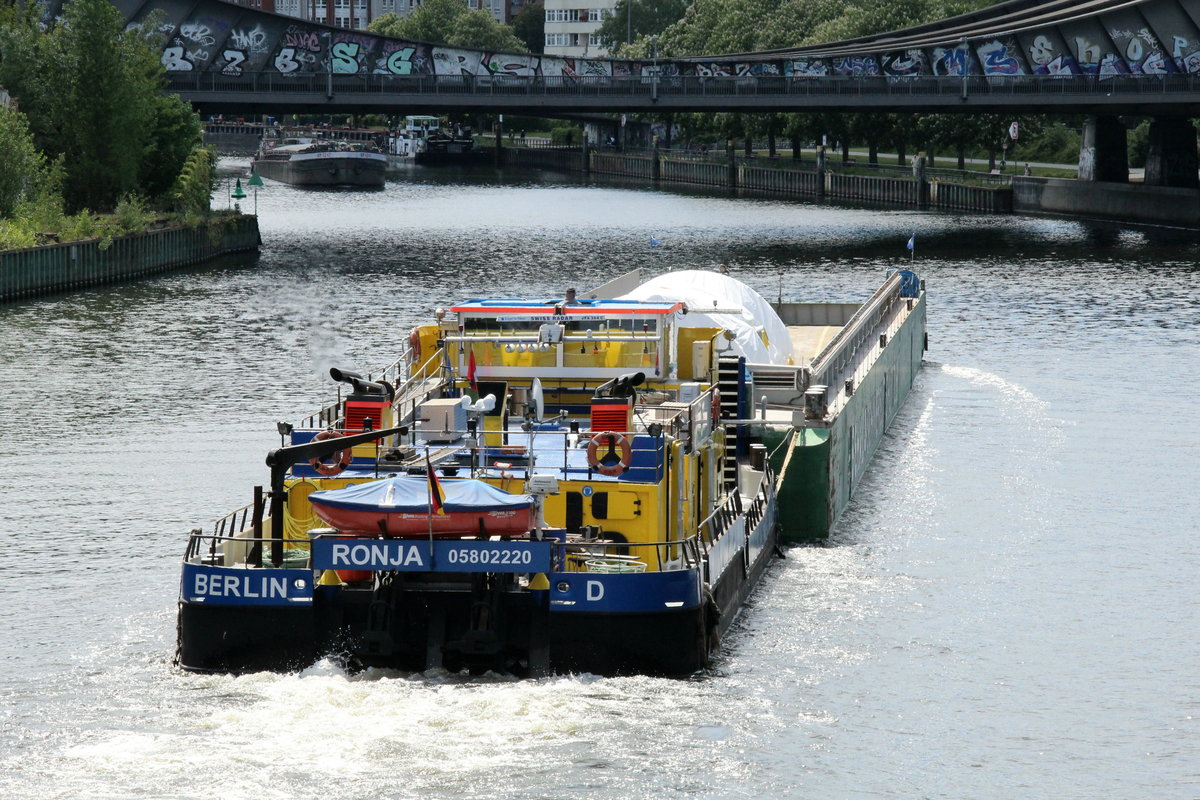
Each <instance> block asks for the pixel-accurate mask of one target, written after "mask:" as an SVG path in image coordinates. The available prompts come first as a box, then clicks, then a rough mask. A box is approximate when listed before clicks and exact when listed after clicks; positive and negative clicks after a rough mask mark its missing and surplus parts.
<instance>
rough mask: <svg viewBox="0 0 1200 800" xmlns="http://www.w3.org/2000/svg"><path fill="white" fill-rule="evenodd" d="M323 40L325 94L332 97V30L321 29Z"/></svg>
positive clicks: (329, 97)
mask: <svg viewBox="0 0 1200 800" xmlns="http://www.w3.org/2000/svg"><path fill="white" fill-rule="evenodd" d="M321 38H322V39H324V40H325V96H326V97H327V98H328V99H330V100H332V99H333V32H332V31H321Z"/></svg>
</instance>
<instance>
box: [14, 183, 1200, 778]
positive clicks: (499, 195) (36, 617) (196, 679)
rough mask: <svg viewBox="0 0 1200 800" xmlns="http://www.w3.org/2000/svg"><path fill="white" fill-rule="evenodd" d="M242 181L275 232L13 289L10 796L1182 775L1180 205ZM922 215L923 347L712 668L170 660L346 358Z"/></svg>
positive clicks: (811, 291)
mask: <svg viewBox="0 0 1200 800" xmlns="http://www.w3.org/2000/svg"><path fill="white" fill-rule="evenodd" d="M225 165H226V166H230V167H237V166H245V163H244V161H243V162H236V161H233V162H226V164H225ZM225 202H226V201H225V199H224V197H222V199H221V200H220V203H221V204H224V203H225ZM252 203H253V201H252V200H250V199H248V200H247V201H246V202H245V207H247V209H248V208H249V206H251V205H252ZM257 204H258V211H259V213H260V216H261V225H262V232H263V249H262V254H261V257H260V258H258V259H257V260H255V259H241V260H233V261H227V262H224V263H218V264H212V265H209V266H205V267H203V268H199V269H195V270H192V271H186V272H180V273H176V274H171V275H166V276H161V277H155V278H151V279H148V280H145V281H141V282H139V283H134V284H129V285H125V286H118V287H111V288H99V289H90V290H87V291H80V292H75V293H71V294H67V295H62V296H58V297H51V298H44V299H37V300H31V301H27V302H23V303H18V304H14V305H10V306H6V307H4V308H0V319H2V320H3V326H2V329H0V352H3V353H4V354H5V356H4V359H3V361H2V363H0V387H2V388H3V392H0V419H3V421H4V436H3V437H2V438H0V459H2V460H3V463H7V464H8V465H9V467H8V468H9V469H10V470H11V474H10V476H9V479H8V480H7V481H5V486H4V488H3V489H0V507H2V508H3V511H4V513H3V517H2V522H0V554H2V556H3V557H2V558H0V631H3V638H2V639H0V795H2V796H4V797H10V798H33V797H38V798H106V799H108V798H189V799H190V798H196V799H197V800H200V799H201V798H203V799H204V800H208V799H209V798H234V799H237V798H253V799H254V800H270V799H271V798H280V799H281V800H282V799H283V798H289V799H290V798H318V797H319V798H327V797H338V798H378V797H389V798H392V797H396V798H485V797H497V798H522V799H524V798H685V797H686V798H759V797H764V796H778V797H829V798H878V797H887V798H916V797H927V798H1012V797H1054V798H1095V797H1126V798H1134V797H1138V798H1141V797H1147V798H1148V797H1154V798H1196V797H1200V721H1198V718H1200V677H1198V675H1200V646H1198V645H1197V639H1198V638H1200V637H1198V634H1200V614H1198V612H1200V602H1198V601H1197V596H1198V595H1197V592H1196V591H1195V588H1194V587H1195V578H1196V572H1197V566H1198V564H1200V544H1198V541H1200V540H1198V538H1197V536H1196V535H1195V534H1196V529H1197V519H1200V501H1198V500H1197V497H1198V496H1200V492H1197V491H1196V488H1195V482H1196V478H1197V475H1198V474H1200V434H1197V424H1196V420H1195V414H1196V411H1197V400H1196V398H1197V397H1198V396H1200V289H1198V288H1197V287H1198V280H1197V279H1198V278H1200V272H1198V270H1197V266H1196V264H1197V261H1196V260H1197V256H1198V255H1200V247H1198V246H1197V244H1196V242H1195V240H1194V238H1192V237H1189V236H1186V235H1182V234H1177V233H1170V232H1153V233H1152V232H1142V231H1136V230H1123V229H1120V228H1117V227H1098V226H1091V225H1088V224H1083V223H1079V222H1069V221H1053V220H1041V219H1027V218H1015V217H981V216H968V217H953V216H949V215H939V214H929V213H917V212H907V211H878V210H862V209H854V208H846V207H828V206H818V205H811V204H803V203H797V202H791V201H780V200H770V199H729V198H726V197H721V196H711V195H704V194H692V193H679V192H666V191H649V190H645V189H641V188H635V187H627V186H618V185H584V184H582V183H580V182H578V181H577V180H576V179H575V178H573V177H568V176H562V175H553V174H544V173H542V174H539V173H519V174H514V173H506V174H505V175H504V176H503V178H502V179H501V180H497V178H496V176H495V175H494V173H493V174H491V175H487V174H484V175H479V174H462V173H456V172H453V171H441V172H439V171H436V170H428V171H423V172H418V171H413V172H411V173H410V174H407V175H406V176H405V177H404V178H403V179H402V180H399V181H392V182H389V184H388V186H387V187H386V188H385V189H384V190H382V191H374V192H348V191H311V190H309V191H305V190H299V189H296V188H291V187H287V186H284V185H282V184H277V183H268V186H267V187H266V188H265V189H264V190H262V191H260V193H259V196H258V198H257ZM914 234H915V236H916V239H915V241H916V261H915V266H916V268H917V270H918V271H919V272H920V273H921V275H922V276H923V277H924V278H925V279H926V280H927V282H928V291H929V331H930V340H931V349H930V351H929V353H928V354H927V360H926V363H925V368H924V370H923V371H922V373H921V375H920V377H919V379H918V381H917V384H916V386H915V388H914V390H913V392H912V395H911V397H910V399H909V402H908V404H907V406H906V407H905V409H904V410H903V411H902V413H901V414H900V416H899V417H898V418H897V420H896V422H895V424H894V426H893V427H892V429H891V431H890V432H889V433H888V435H887V437H886V438H885V440H884V442H883V444H882V446H881V449H880V451H879V452H878V453H877V454H876V457H875V460H874V462H873V464H872V466H871V468H870V470H869V471H868V474H867V477H866V480H865V482H864V483H863V484H862V486H861V488H860V489H859V490H858V493H857V495H856V497H855V499H854V502H853V503H852V505H851V507H850V508H849V510H848V511H847V513H846V514H845V515H844V516H843V518H842V519H841V521H840V523H839V525H838V526H837V529H836V531H835V533H834V535H833V536H832V537H831V538H830V539H829V541H828V542H826V543H824V544H821V545H814V546H799V547H792V548H789V549H788V550H787V553H786V555H787V558H786V559H784V560H780V561H778V562H777V563H776V565H775V567H774V568H773V569H772V570H771V571H770V573H769V574H768V575H767V577H766V579H765V580H764V582H763V584H762V585H761V587H760V590H759V591H758V592H757V594H756V595H755V597H754V600H753V603H752V605H751V607H749V608H748V609H747V610H746V611H745V612H744V613H743V614H742V615H741V617H740V618H739V620H738V622H737V623H736V626H735V629H734V632H733V633H732V635H730V636H729V637H727V639H726V641H725V643H724V651H723V653H722V654H721V656H720V659H719V662H718V664H717V666H716V667H715V669H713V670H712V672H711V674H708V675H705V676H703V677H699V678H696V679H692V680H663V679H649V678H636V677H635V678H613V679H609V678H598V677H594V676H587V675H578V676H562V677H555V678H550V679H545V680H538V681H514V680H511V679H509V678H505V677H500V676H485V677H475V678H470V677H466V676H459V675H448V674H445V673H440V672H430V673H427V674H417V675H410V674H395V673H377V672H372V673H368V674H362V675H355V676H348V675H346V674H344V673H342V672H340V671H339V670H338V669H337V668H336V667H335V666H333V665H332V664H329V663H320V664H316V665H314V666H313V667H312V668H310V669H308V670H306V671H304V672H302V673H299V674H290V675H274V674H259V675H248V676H243V677H237V678H234V677H227V676H195V675H187V674H182V673H180V672H178V671H177V670H175V669H174V668H173V667H172V665H171V658H172V655H173V648H174V640H175V599H176V594H177V581H178V563H179V557H180V555H181V553H182V550H183V547H184V543H185V535H186V533H187V531H188V530H189V529H190V528H192V527H195V526H199V525H204V526H206V527H207V526H208V525H210V524H211V520H212V519H214V518H216V517H218V516H220V515H222V514H223V513H225V512H226V511H228V510H230V509H232V508H233V507H236V506H240V505H242V504H244V503H247V502H249V501H250V499H251V496H250V487H251V486H252V485H253V484H255V483H258V484H262V483H265V482H266V480H267V473H266V469H265V467H264V466H263V461H262V459H263V456H264V454H265V452H266V451H267V449H269V448H270V447H272V446H274V445H277V444H278V437H277V436H276V435H275V433H274V427H275V426H274V423H275V421H276V420H293V421H294V420H296V419H298V418H299V417H300V416H302V415H306V414H307V413H310V412H311V411H314V410H316V408H317V407H318V406H319V405H320V404H321V402H322V401H323V400H325V399H326V398H327V397H328V396H329V395H330V393H331V392H332V391H333V386H332V385H331V383H330V382H329V379H328V377H327V375H326V372H327V370H328V367H329V366H331V365H337V366H341V367H345V368H351V369H357V368H362V369H370V368H374V367H379V366H381V365H383V364H384V363H388V362H390V361H391V359H392V358H393V356H394V354H395V353H396V352H397V348H398V347H399V345H400V342H401V337H402V336H404V335H405V333H406V332H407V331H408V329H409V328H410V327H411V326H412V325H413V324H415V323H417V322H418V321H420V320H424V319H427V318H428V317H429V314H430V313H431V311H432V310H433V309H434V308H435V307H436V306H438V305H445V304H446V303H448V302H452V301H454V300H459V299H465V298H467V297H473V296H486V295H493V294H509V293H510V294H527V293H531V292H532V293H543V294H546V295H556V296H557V295H560V294H561V292H562V290H563V289H565V288H566V287H567V286H568V285H573V286H577V287H579V288H580V289H583V288H585V287H588V286H591V285H595V284H598V283H600V282H602V281H603V280H605V279H607V278H608V277H611V276H612V275H614V274H616V273H619V272H622V271H625V270H627V269H631V268H634V267H642V268H645V269H648V270H652V271H665V270H668V269H680V268H700V269H704V268H712V267H714V266H715V265H717V264H718V263H722V262H723V263H727V264H729V265H731V267H732V268H733V270H734V273H735V275H736V276H738V277H740V278H741V279H743V280H744V281H746V282H747V283H749V284H750V285H752V286H754V287H756V288H757V289H759V290H760V291H761V292H762V293H763V294H765V295H766V296H767V297H769V298H772V299H774V298H775V297H776V296H778V295H782V296H783V298H784V299H785V300H826V299H834V300H860V299H862V298H865V297H866V296H867V295H868V294H869V292H870V291H871V290H872V289H873V288H874V287H875V286H876V285H877V284H878V283H879V282H880V280H881V278H882V273H883V270H884V269H885V268H887V267H889V266H896V265H901V264H903V263H905V262H906V261H907V259H908V253H907V251H906V249H905V242H906V241H907V240H908V238H909V237H910V236H912V235H914ZM651 236H654V237H655V238H657V239H658V240H659V241H660V242H661V245H660V246H657V247H651V246H650V245H649V242H650V237H651Z"/></svg>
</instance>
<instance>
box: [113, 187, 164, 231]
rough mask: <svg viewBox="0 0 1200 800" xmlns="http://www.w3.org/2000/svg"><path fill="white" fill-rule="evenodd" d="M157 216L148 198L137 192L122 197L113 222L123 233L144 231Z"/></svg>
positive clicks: (114, 213) (114, 211) (114, 212)
mask: <svg viewBox="0 0 1200 800" xmlns="http://www.w3.org/2000/svg"><path fill="white" fill-rule="evenodd" d="M156 218H157V215H156V214H155V213H154V211H153V210H152V209H151V208H150V205H149V204H148V203H147V202H146V199H145V198H144V197H141V196H140V195H135V194H134V195H127V196H125V197H123V198H121V202H119V203H117V207H116V209H114V210H113V215H112V221H113V223H115V225H116V227H117V229H118V230H120V231H121V232H122V233H143V232H145V231H146V229H147V228H149V227H150V224H151V223H152V222H154V220H155V219H156Z"/></svg>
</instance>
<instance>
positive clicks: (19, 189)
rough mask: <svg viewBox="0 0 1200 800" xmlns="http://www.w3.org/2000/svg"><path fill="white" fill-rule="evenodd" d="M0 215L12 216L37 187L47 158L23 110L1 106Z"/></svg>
mask: <svg viewBox="0 0 1200 800" xmlns="http://www.w3.org/2000/svg"><path fill="white" fill-rule="evenodd" d="M0 153H3V154H4V164H3V168H0V219H3V218H6V217H11V216H12V215H13V214H14V212H15V211H16V210H17V206H18V205H19V204H20V203H21V202H23V201H24V200H26V199H28V198H29V197H30V196H31V195H32V194H33V193H34V191H36V189H37V185H38V181H39V178H40V176H41V172H42V167H43V164H44V161H45V159H44V158H43V156H42V154H41V153H39V152H38V150H37V148H36V147H34V144H33V134H32V133H31V132H30V130H29V122H28V121H27V120H26V118H25V115H24V114H22V113H21V112H19V111H17V110H15V109H12V108H8V107H6V106H0Z"/></svg>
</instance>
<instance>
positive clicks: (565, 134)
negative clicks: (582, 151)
mask: <svg viewBox="0 0 1200 800" xmlns="http://www.w3.org/2000/svg"><path fill="white" fill-rule="evenodd" d="M582 142H583V131H582V130H581V129H580V128H579V127H577V126H575V125H571V124H558V125H556V126H555V127H553V128H551V129H550V144H552V145H556V146H560V147H561V146H565V147H571V146H572V145H577V144H580V143H582Z"/></svg>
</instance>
